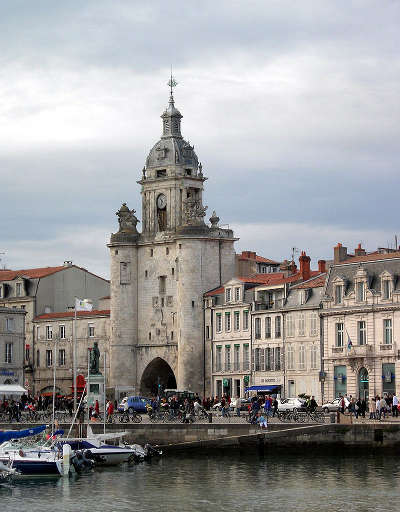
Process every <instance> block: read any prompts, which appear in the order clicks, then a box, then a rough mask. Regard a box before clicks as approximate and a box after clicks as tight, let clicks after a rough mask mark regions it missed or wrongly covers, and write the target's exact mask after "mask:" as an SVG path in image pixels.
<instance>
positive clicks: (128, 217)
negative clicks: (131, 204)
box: [115, 203, 140, 235]
mask: <svg viewBox="0 0 400 512" xmlns="http://www.w3.org/2000/svg"><path fill="white" fill-rule="evenodd" d="M115 215H116V216H117V217H118V222H119V231H118V232H119V233H121V232H122V231H123V232H127V233H133V234H135V235H137V234H138V231H137V229H136V225H137V223H138V222H140V221H139V220H138V219H137V217H136V216H135V210H133V209H132V210H130V209H129V208H128V207H127V206H126V203H123V204H122V206H121V208H120V209H119V210H118V211H117V212H116V213H115Z"/></svg>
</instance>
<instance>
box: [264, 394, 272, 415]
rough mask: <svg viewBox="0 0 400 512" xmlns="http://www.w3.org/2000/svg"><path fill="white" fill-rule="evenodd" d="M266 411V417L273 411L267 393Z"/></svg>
mask: <svg viewBox="0 0 400 512" xmlns="http://www.w3.org/2000/svg"><path fill="white" fill-rule="evenodd" d="M264 412H265V415H266V417H267V418H268V416H269V414H270V412H271V402H270V401H269V395H267V396H266V397H265V403H264Z"/></svg>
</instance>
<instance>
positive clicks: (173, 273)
mask: <svg viewBox="0 0 400 512" xmlns="http://www.w3.org/2000/svg"><path fill="white" fill-rule="evenodd" d="M171 274H172V275H175V269H174V267H172V268H171Z"/></svg>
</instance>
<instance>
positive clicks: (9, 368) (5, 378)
mask: <svg viewBox="0 0 400 512" xmlns="http://www.w3.org/2000/svg"><path fill="white" fill-rule="evenodd" d="M25 316H26V311H24V310H23V309H18V308H4V307H0V384H18V385H20V386H23V387H24V386H25V378H24V362H25V354H26V351H27V350H28V351H29V348H28V347H26V346H25Z"/></svg>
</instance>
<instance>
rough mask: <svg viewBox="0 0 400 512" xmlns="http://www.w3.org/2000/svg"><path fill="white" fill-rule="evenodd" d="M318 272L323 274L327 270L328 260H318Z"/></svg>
mask: <svg viewBox="0 0 400 512" xmlns="http://www.w3.org/2000/svg"><path fill="white" fill-rule="evenodd" d="M318 272H320V273H321V274H325V272H326V261H325V260H318Z"/></svg>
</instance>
